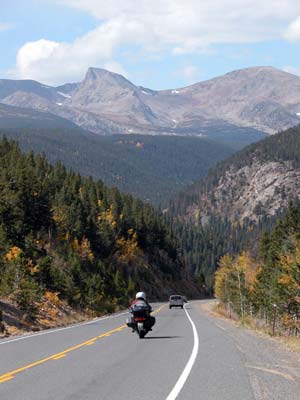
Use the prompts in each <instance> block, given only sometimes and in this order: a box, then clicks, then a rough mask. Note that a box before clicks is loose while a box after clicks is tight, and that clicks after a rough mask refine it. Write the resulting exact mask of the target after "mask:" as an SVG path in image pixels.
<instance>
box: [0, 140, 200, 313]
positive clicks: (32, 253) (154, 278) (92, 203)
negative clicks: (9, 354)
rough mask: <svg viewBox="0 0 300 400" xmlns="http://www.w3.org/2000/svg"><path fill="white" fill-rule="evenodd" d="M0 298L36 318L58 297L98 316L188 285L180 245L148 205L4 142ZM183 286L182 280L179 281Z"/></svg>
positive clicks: (0, 162)
mask: <svg viewBox="0 0 300 400" xmlns="http://www.w3.org/2000/svg"><path fill="white" fill-rule="evenodd" d="M0 188H1V190H0V294H1V295H2V296H6V297H7V296H8V297H10V298H12V299H13V300H15V301H16V302H17V303H18V304H20V307H23V309H25V311H26V312H27V313H28V315H32V316H34V315H35V314H36V308H37V307H39V305H40V304H39V299H40V296H41V295H42V294H43V293H45V292H46V291H50V292H53V293H56V294H58V296H59V297H60V298H61V299H65V300H67V301H68V303H69V304H71V305H74V306H80V307H83V308H89V309H93V310H96V311H99V312H101V311H105V310H113V309H114V308H115V307H117V306H120V305H124V304H127V302H128V299H129V298H130V297H131V296H132V295H133V294H134V292H135V291H136V290H139V289H144V290H146V291H147V292H148V294H149V295H150V297H152V299H154V298H157V299H158V298H163V297H164V296H167V295H168V293H169V292H170V291H171V290H172V288H173V290H176V288H178V287H179V286H180V285H183V286H181V287H183V288H184V290H188V291H189V290H190V291H193V290H194V291H195V286H194V285H193V283H192V282H190V283H186V285H185V284H184V283H182V282H183V281H182V278H183V276H184V275H185V274H184V272H185V271H184V266H183V264H182V262H181V261H180V259H179V258H178V255H177V250H176V249H177V243H176V241H175V240H174V238H173V236H172V232H171V230H170V229H169V228H168V226H167V225H166V224H165V223H164V222H163V221H162V219H161V217H160V215H159V214H158V213H157V212H155V211H154V210H153V208H152V207H151V206H149V205H145V204H144V203H142V202H141V201H140V200H136V199H134V198H132V197H131V196H129V195H124V194H122V193H120V192H119V191H118V190H117V189H108V188H107V187H106V186H104V185H103V183H102V182H100V181H94V180H93V179H92V178H82V177H81V176H80V175H78V174H76V173H74V172H68V171H67V170H66V168H65V167H64V166H63V165H62V164H61V163H58V164H57V165H56V166H51V165H50V164H49V163H48V162H47V161H46V159H45V158H44V157H43V156H40V155H38V156H34V155H33V154H32V153H29V154H27V155H25V154H23V153H22V152H21V151H20V150H19V147H18V145H17V144H16V142H13V141H12V142H9V141H8V140H7V139H6V138H4V139H3V140H2V142H1V144H0ZM179 282H180V283H179Z"/></svg>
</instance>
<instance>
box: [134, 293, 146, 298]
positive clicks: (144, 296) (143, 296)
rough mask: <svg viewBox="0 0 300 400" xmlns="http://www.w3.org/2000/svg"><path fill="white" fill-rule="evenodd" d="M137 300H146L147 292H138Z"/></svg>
mask: <svg viewBox="0 0 300 400" xmlns="http://www.w3.org/2000/svg"><path fill="white" fill-rule="evenodd" d="M135 298H136V299H143V300H146V293H145V292H137V294H136V295H135Z"/></svg>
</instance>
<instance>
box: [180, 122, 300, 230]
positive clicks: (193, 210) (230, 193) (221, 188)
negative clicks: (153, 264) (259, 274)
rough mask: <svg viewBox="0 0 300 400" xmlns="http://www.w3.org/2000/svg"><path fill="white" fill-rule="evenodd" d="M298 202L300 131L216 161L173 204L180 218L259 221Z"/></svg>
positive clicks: (255, 145) (204, 220)
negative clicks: (215, 165)
mask: <svg viewBox="0 0 300 400" xmlns="http://www.w3.org/2000/svg"><path fill="white" fill-rule="evenodd" d="M299 197H300V126H297V127H295V128H291V129H289V130H287V131H285V132H282V133H280V134H278V135H275V136H272V137H270V138H267V139H265V140H263V141H261V142H259V143H256V144H253V145H250V146H248V147H247V148H245V149H244V150H242V151H240V152H239V153H237V154H235V155H234V156H232V157H230V158H229V159H228V160H226V161H224V162H221V163H220V164H219V165H218V166H217V167H216V168H214V169H212V170H211V171H210V173H209V175H208V176H207V177H205V178H204V179H202V180H201V181H199V182H197V183H196V184H194V185H193V186H191V187H190V188H189V189H188V190H186V191H185V193H182V194H181V195H180V196H179V197H178V198H177V199H176V200H175V201H174V202H173V204H172V208H173V212H175V214H177V215H179V216H180V218H181V219H184V220H192V221H194V222H198V221H202V222H203V223H206V222H207V221H209V219H210V217H212V216H214V217H223V218H227V219H229V220H231V221H236V220H238V221H239V222H242V221H243V220H244V219H247V220H248V221H249V220H250V221H251V220H252V221H256V222H257V221H259V220H260V219H261V218H263V217H266V216H274V215H276V214H277V213H278V212H280V211H282V210H283V209H284V208H285V207H287V205H288V203H289V201H290V200H293V199H295V198H299Z"/></svg>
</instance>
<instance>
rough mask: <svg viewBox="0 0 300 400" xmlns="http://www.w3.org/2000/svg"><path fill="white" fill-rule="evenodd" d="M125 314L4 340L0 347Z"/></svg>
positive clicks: (124, 313)
mask: <svg viewBox="0 0 300 400" xmlns="http://www.w3.org/2000/svg"><path fill="white" fill-rule="evenodd" d="M126 314H127V312H123V313H120V314H115V315H108V316H106V317H101V318H97V319H93V320H92V321H88V322H83V323H79V324H76V325H71V326H66V327H64V328H54V329H49V330H46V331H42V332H39V333H33V334H30V335H26V336H21V337H18V338H16V339H11V340H5V339H4V341H3V342H0V346H1V345H3V344H8V343H13V342H18V341H19V340H25V339H31V338H33V337H36V336H42V335H49V334H50V333H57V332H61V331H66V330H68V329H74V328H79V327H81V326H84V325H91V324H95V323H97V322H101V321H103V320H105V319H110V318H117V317H120V316H122V315H126Z"/></svg>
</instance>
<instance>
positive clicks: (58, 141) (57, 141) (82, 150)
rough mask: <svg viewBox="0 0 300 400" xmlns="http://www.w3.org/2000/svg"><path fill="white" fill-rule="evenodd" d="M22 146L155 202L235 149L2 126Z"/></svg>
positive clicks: (189, 140) (184, 140)
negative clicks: (9, 128)
mask: <svg viewBox="0 0 300 400" xmlns="http://www.w3.org/2000/svg"><path fill="white" fill-rule="evenodd" d="M1 132H2V134H3V133H5V134H6V135H7V137H10V138H14V139H17V140H18V142H19V143H20V146H21V148H22V149H23V150H25V151H28V150H31V149H32V150H34V151H35V152H43V153H45V155H46V156H47V158H48V160H49V161H50V162H56V161H57V160H61V161H62V162H63V163H64V164H65V165H66V167H68V168H72V169H74V170H76V171H78V172H80V173H81V174H82V175H84V176H90V175H91V176H93V177H94V178H96V179H101V180H103V181H104V182H105V183H106V184H108V185H109V186H116V187H118V188H119V189H120V190H122V191H125V192H127V193H131V194H132V195H134V196H137V197H139V198H141V199H143V200H146V201H147V202H150V203H152V204H154V205H158V204H167V201H168V200H169V199H170V198H172V196H174V195H175V194H176V193H178V192H179V191H180V190H181V189H182V188H183V187H184V186H185V185H189V184H191V183H192V182H194V181H195V180H196V179H199V178H200V177H201V176H203V175H205V174H206V173H207V171H208V169H209V167H211V166H212V165H214V164H215V163H216V162H217V161H218V160H221V159H224V158H226V157H227V156H228V155H230V154H232V152H233V150H232V149H231V148H230V147H228V146H226V145H223V144H220V143H216V142H212V141H208V140H205V139H201V138H193V137H177V136H143V135H114V136H111V137H102V136H97V135H94V134H92V133H89V132H85V131H82V130H81V129H80V128H78V129H68V128H64V129H63V128H61V127H59V128H56V129H41V128H39V129H37V128H35V129H34V128H31V129H11V130H2V131H0V133H1Z"/></svg>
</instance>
